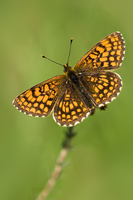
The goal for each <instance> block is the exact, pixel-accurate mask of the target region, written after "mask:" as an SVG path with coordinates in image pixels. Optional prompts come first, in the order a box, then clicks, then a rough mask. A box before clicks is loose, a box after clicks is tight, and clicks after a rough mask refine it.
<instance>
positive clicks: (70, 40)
mask: <svg viewBox="0 0 133 200" xmlns="http://www.w3.org/2000/svg"><path fill="white" fill-rule="evenodd" d="M72 41H73V38H71V40H70V49H69V54H68V59H67V64H66V65H67V66H68V63H69V58H70V53H71V46H72Z"/></svg>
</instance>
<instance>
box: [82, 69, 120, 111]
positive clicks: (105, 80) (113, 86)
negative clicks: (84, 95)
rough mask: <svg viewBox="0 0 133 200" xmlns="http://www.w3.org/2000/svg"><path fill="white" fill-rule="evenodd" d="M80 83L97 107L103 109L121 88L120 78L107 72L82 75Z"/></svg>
mask: <svg viewBox="0 0 133 200" xmlns="http://www.w3.org/2000/svg"><path fill="white" fill-rule="evenodd" d="M80 81H81V82H82V84H83V86H84V88H85V89H86V90H87V92H88V94H89V96H90V98H91V99H92V101H93V102H94V104H95V105H97V106H98V107H104V106H105V105H106V104H108V103H110V102H111V101H112V100H114V99H115V98H116V97H117V96H118V94H119V93H120V90H121V88H122V80H121V78H120V76H119V75H118V74H116V73H114V72H109V71H103V72H101V71H99V72H96V73H92V74H89V75H87V74H86V73H85V75H84V74H82V76H81V77H80Z"/></svg>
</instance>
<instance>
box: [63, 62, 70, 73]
mask: <svg viewBox="0 0 133 200" xmlns="http://www.w3.org/2000/svg"><path fill="white" fill-rule="evenodd" d="M70 69H71V67H70V66H68V64H65V65H64V73H66V72H68V71H69V70H70Z"/></svg>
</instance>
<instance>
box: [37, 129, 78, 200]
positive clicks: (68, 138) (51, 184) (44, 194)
mask: <svg viewBox="0 0 133 200" xmlns="http://www.w3.org/2000/svg"><path fill="white" fill-rule="evenodd" d="M74 136H75V133H74V132H73V127H69V128H68V132H66V136H65V140H64V142H63V144H62V149H61V152H60V154H59V157H58V159H57V162H56V165H55V168H54V171H53V174H52V176H51V177H50V179H49V180H48V183H47V185H46V187H45V188H44V190H42V192H41V193H40V194H39V196H38V197H37V200H46V199H47V196H48V195H49V194H50V192H51V190H52V189H53V187H54V185H55V184H56V182H57V180H58V177H59V176H60V174H61V171H62V169H63V164H64V160H65V158H66V156H67V154H68V150H69V149H70V143H71V140H72V138H73V137H74Z"/></svg>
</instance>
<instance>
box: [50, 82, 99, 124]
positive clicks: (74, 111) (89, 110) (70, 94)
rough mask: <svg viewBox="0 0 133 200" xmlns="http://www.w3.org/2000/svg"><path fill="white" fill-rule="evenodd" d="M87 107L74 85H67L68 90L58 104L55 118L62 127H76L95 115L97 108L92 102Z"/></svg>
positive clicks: (54, 114)
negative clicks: (90, 115)
mask: <svg viewBox="0 0 133 200" xmlns="http://www.w3.org/2000/svg"><path fill="white" fill-rule="evenodd" d="M89 103H90V107H89V106H87V105H86V104H85V103H84V101H83V99H82V98H81V97H80V95H79V94H78V93H77V91H76V90H75V89H74V87H73V85H72V84H66V90H65V92H64V94H63V95H62V97H61V98H59V99H58V100H57V102H56V105H55V108H54V113H53V118H54V120H55V121H56V122H57V123H58V124H59V125H61V126H74V125H76V124H78V123H80V122H81V121H82V120H83V119H85V118H86V117H87V116H88V115H89V114H93V113H94V110H95V107H94V105H93V103H92V102H89Z"/></svg>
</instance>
